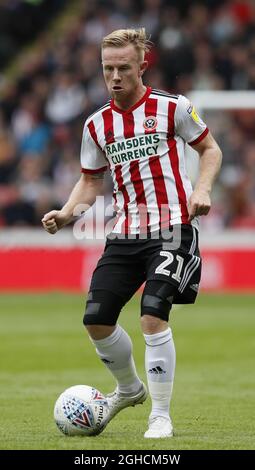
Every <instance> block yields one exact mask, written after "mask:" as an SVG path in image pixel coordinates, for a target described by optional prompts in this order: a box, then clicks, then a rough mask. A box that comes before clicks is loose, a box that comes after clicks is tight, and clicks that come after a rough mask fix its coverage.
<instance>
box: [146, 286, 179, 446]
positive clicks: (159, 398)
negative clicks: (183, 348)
mask: <svg viewBox="0 0 255 470" xmlns="http://www.w3.org/2000/svg"><path fill="white" fill-rule="evenodd" d="M174 290H175V287H174V286H172V285H171V284H169V283H166V282H162V281H156V280H152V281H147V283H146V286H145V289H144V292H143V296H142V301H141V315H142V317H141V323H142V330H143V334H144V339H145V343H146V350H145V369H146V375H147V382H148V389H149V393H150V397H151V402H152V409H151V413H150V416H149V429H148V430H147V431H146V433H145V435H144V437H146V438H162V437H171V436H172V435H173V427H172V423H171V418H170V414H169V413H170V412H169V407H170V400H171V395H172V389H173V381H174V372H175V358H176V356H175V347H174V341H173V337H172V331H171V328H170V327H169V326H168V318H169V312H170V309H171V307H172V300H173V295H174Z"/></svg>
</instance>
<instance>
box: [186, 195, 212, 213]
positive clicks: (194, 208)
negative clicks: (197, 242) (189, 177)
mask: <svg viewBox="0 0 255 470" xmlns="http://www.w3.org/2000/svg"><path fill="white" fill-rule="evenodd" d="M210 209H211V198H210V194H209V192H208V191H205V190H199V189H195V190H194V191H193V193H192V194H191V196H190V199H189V202H188V212H189V220H192V219H194V217H196V216H198V215H207V214H208V212H209V210H210Z"/></svg>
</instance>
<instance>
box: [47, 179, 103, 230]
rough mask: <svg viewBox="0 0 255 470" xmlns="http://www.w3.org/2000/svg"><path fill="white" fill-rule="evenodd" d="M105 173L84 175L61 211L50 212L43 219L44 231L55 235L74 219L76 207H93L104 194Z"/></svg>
mask: <svg viewBox="0 0 255 470" xmlns="http://www.w3.org/2000/svg"><path fill="white" fill-rule="evenodd" d="M103 179H104V172H102V173H97V174H95V175H93V174H87V173H82V175H81V177H80V179H79V181H78V182H77V183H76V185H75V186H74V188H73V190H72V192H71V194H70V197H69V199H68V201H67V202H66V204H65V205H64V206H63V207H62V209H61V210H58V211H57V210H53V211H50V212H48V213H47V214H45V215H44V217H43V218H42V224H43V227H44V229H45V230H46V231H47V232H49V233H51V234H54V233H56V232H57V231H58V230H60V229H61V228H62V227H64V226H65V225H67V224H69V223H70V222H71V221H72V219H73V213H74V210H75V207H76V206H77V205H78V204H84V206H87V208H89V207H91V206H92V205H93V204H94V202H95V201H96V197H97V196H98V195H99V194H102V190H103Z"/></svg>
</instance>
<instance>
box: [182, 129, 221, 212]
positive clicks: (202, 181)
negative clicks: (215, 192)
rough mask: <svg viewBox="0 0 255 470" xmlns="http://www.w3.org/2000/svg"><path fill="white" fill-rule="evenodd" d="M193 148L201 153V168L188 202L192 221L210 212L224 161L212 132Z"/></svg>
mask: <svg viewBox="0 0 255 470" xmlns="http://www.w3.org/2000/svg"><path fill="white" fill-rule="evenodd" d="M192 147H193V148H194V149H195V150H196V151H197V152H198V153H199V157H200V167H199V177H198V180H197V183H196V185H195V188H194V191H193V193H192V195H191V197H190V199H189V201H188V211H189V218H190V220H192V219H193V218H194V217H196V216H198V215H207V214H208V212H209V211H210V208H211V196H210V195H211V190H212V186H213V182H214V180H215V178H216V176H217V174H218V173H219V170H220V167H221V161H222V153H221V150H220V148H219V146H218V144H217V142H216V141H215V139H214V138H213V136H212V134H211V133H210V132H208V134H207V135H206V137H204V139H203V140H202V141H201V142H199V143H198V144H196V145H192Z"/></svg>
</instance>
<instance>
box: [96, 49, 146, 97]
mask: <svg viewBox="0 0 255 470" xmlns="http://www.w3.org/2000/svg"><path fill="white" fill-rule="evenodd" d="M102 64H103V73H104V79H105V83H106V86H107V88H108V91H109V93H110V95H111V96H112V98H113V99H114V101H116V102H117V103H118V102H119V103H121V102H125V101H126V100H127V99H129V100H130V102H131V101H132V97H134V96H135V95H136V94H137V91H138V90H139V88H141V87H143V84H142V79H141V77H142V75H143V73H144V71H145V70H146V67H147V62H146V61H141V59H140V60H139V56H138V53H137V51H136V49H135V48H134V46H133V45H132V44H128V45H127V46H125V47H106V48H104V49H103V50H102ZM130 98H131V99H130Z"/></svg>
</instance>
